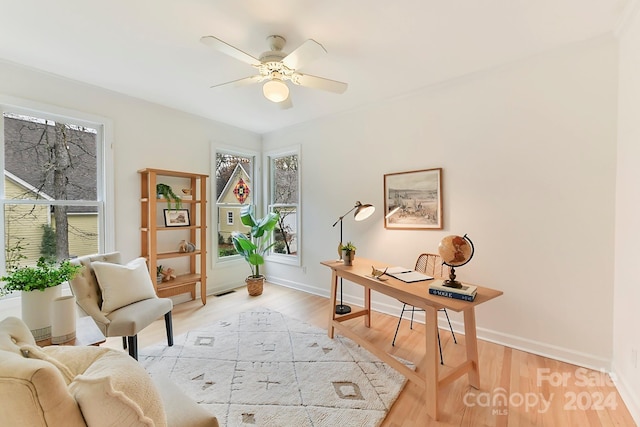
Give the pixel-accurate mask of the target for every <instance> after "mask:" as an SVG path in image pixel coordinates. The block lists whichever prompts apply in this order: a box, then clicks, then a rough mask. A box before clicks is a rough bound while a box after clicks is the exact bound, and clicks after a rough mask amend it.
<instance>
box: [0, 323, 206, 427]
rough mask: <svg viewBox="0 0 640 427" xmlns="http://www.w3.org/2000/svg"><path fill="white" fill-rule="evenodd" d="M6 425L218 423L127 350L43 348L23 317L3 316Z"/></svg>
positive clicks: (0, 349) (0, 372)
mask: <svg viewBox="0 0 640 427" xmlns="http://www.w3.org/2000/svg"><path fill="white" fill-rule="evenodd" d="M0 402H2V403H1V404H0V424H2V425H3V426H5V425H6V426H29V427H40V426H47V427H58V426H60V427H76V426H88V427H106V426H113V427H116V426H117V427H123V426H132V427H133V426H136V427H138V426H139V427H164V426H169V427H218V421H217V419H216V417H214V416H213V415H212V414H210V413H209V412H207V411H206V410H205V409H204V408H202V407H199V406H198V405H197V404H196V403H195V402H193V401H191V400H190V399H189V398H188V397H187V396H185V395H184V394H183V393H182V392H181V391H180V390H178V389H177V387H176V386H175V385H174V384H173V383H171V382H170V381H169V380H168V379H166V378H154V379H152V378H151V377H150V376H149V375H148V374H147V372H146V371H145V370H144V368H143V367H142V366H141V365H139V364H138V362H137V361H136V360H134V359H133V358H131V357H129V355H128V354H127V353H125V352H122V351H118V350H114V349H110V348H103V347H72V346H48V347H38V346H37V345H36V343H35V341H34V338H33V336H32V335H31V332H30V331H29V328H28V327H27V326H26V325H25V324H24V322H22V320H20V319H18V318H16V317H8V318H6V319H4V320H2V321H0Z"/></svg>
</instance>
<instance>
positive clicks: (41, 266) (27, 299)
mask: <svg viewBox="0 0 640 427" xmlns="http://www.w3.org/2000/svg"><path fill="white" fill-rule="evenodd" d="M81 268H82V266H80V265H72V264H71V263H70V262H69V260H64V261H62V262H61V263H60V264H58V265H56V262H55V261H53V260H49V259H46V258H44V257H40V259H38V262H37V264H36V265H35V267H34V266H24V267H18V266H16V267H13V268H9V269H8V271H7V274H6V275H4V276H3V277H0V280H2V281H3V282H4V286H3V287H2V288H0V296H3V295H5V294H7V293H9V292H13V291H21V293H22V294H21V298H20V300H21V301H20V302H21V305H22V320H24V323H26V324H27V326H28V327H29V329H30V330H31V333H32V334H33V336H34V337H35V338H36V340H37V341H39V340H44V339H47V338H50V337H51V302H52V301H53V300H54V299H56V298H58V297H60V295H61V286H60V285H61V284H62V283H64V282H67V281H69V280H71V279H73V278H74V277H75V275H76V274H78V272H79V271H80V269H81Z"/></svg>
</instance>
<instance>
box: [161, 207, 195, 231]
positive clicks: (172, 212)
mask: <svg viewBox="0 0 640 427" xmlns="http://www.w3.org/2000/svg"><path fill="white" fill-rule="evenodd" d="M190 225H191V220H190V218H189V209H165V210H164V226H165V227H188V226H190Z"/></svg>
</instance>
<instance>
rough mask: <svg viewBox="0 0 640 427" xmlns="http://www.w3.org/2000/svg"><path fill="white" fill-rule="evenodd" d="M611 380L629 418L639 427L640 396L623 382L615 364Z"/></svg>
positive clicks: (622, 377)
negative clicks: (627, 411) (629, 415)
mask: <svg viewBox="0 0 640 427" xmlns="http://www.w3.org/2000/svg"><path fill="white" fill-rule="evenodd" d="M611 371H612V375H611V378H612V379H613V382H614V384H615V385H616V388H617V389H618V393H620V397H622V400H623V401H624V404H625V406H626V407H627V409H628V410H629V413H630V414H631V418H633V421H635V423H636V425H639V426H640V396H639V395H638V394H637V393H638V390H635V392H634V390H633V388H631V387H629V385H628V384H627V383H626V382H625V380H624V378H625V376H624V375H622V374H620V372H619V371H618V367H617V366H616V364H615V363H614V364H613V367H612V369H611Z"/></svg>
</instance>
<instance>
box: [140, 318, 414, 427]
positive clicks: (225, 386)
mask: <svg viewBox="0 0 640 427" xmlns="http://www.w3.org/2000/svg"><path fill="white" fill-rule="evenodd" d="M139 360H140V363H142V364H143V366H144V367H145V368H146V369H147V371H149V373H150V374H151V375H154V376H155V375H169V376H170V378H171V380H172V381H173V382H174V383H176V384H177V385H178V386H179V387H180V388H181V389H182V390H184V391H185V392H186V393H187V394H189V395H190V396H191V398H193V399H194V400H195V401H197V402H198V403H199V404H201V405H204V406H205V407H206V408H207V409H208V410H210V411H211V413H213V414H214V415H216V416H217V417H218V421H219V422H220V425H221V426H226V427H235V426H244V427H246V426H251V427H255V426H269V427H278V426H282V427H285V426H286V427H291V426H295V427H307V426H308V427H311V426H314V427H318V426H326V427H335V426H338V425H341V426H347V427H350V426H358V427H365V426H372V427H373V426H377V425H379V424H380V422H381V421H382V420H383V419H384V417H385V415H386V413H387V412H388V410H389V408H390V407H391V405H392V404H393V402H394V401H395V399H396V398H397V397H398V394H399V393H400V391H401V390H402V387H403V386H404V383H405V378H404V376H402V375H400V374H399V373H397V372H396V371H395V370H394V369H392V368H391V367H389V366H388V365H387V364H386V363H383V362H381V361H380V360H378V359H377V358H376V357H375V356H374V355H372V354H371V353H369V352H368V351H366V350H365V349H363V348H362V347H360V346H358V345H357V344H355V343H353V342H352V341H351V340H349V339H347V338H344V337H340V336H337V337H336V339H334V340H331V339H329V337H328V336H327V331H326V330H323V329H319V328H316V327H314V326H311V325H308V324H306V323H303V322H301V321H298V320H295V319H292V318H290V317H287V316H284V315H283V314H281V313H278V312H275V311H271V310H268V309H256V310H252V311H248V312H243V313H240V314H238V315H236V316H234V317H232V318H229V319H225V320H224V321H219V322H217V323H215V324H213V325H209V326H206V327H202V328H199V329H198V330H195V331H191V332H189V333H187V334H184V335H180V336H177V337H175V340H174V346H173V347H167V346H166V344H158V345H156V346H152V347H147V348H144V349H142V350H140V351H139ZM403 362H404V361H403ZM404 363H407V365H408V366H411V367H412V368H413V365H411V364H410V363H408V362H404Z"/></svg>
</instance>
